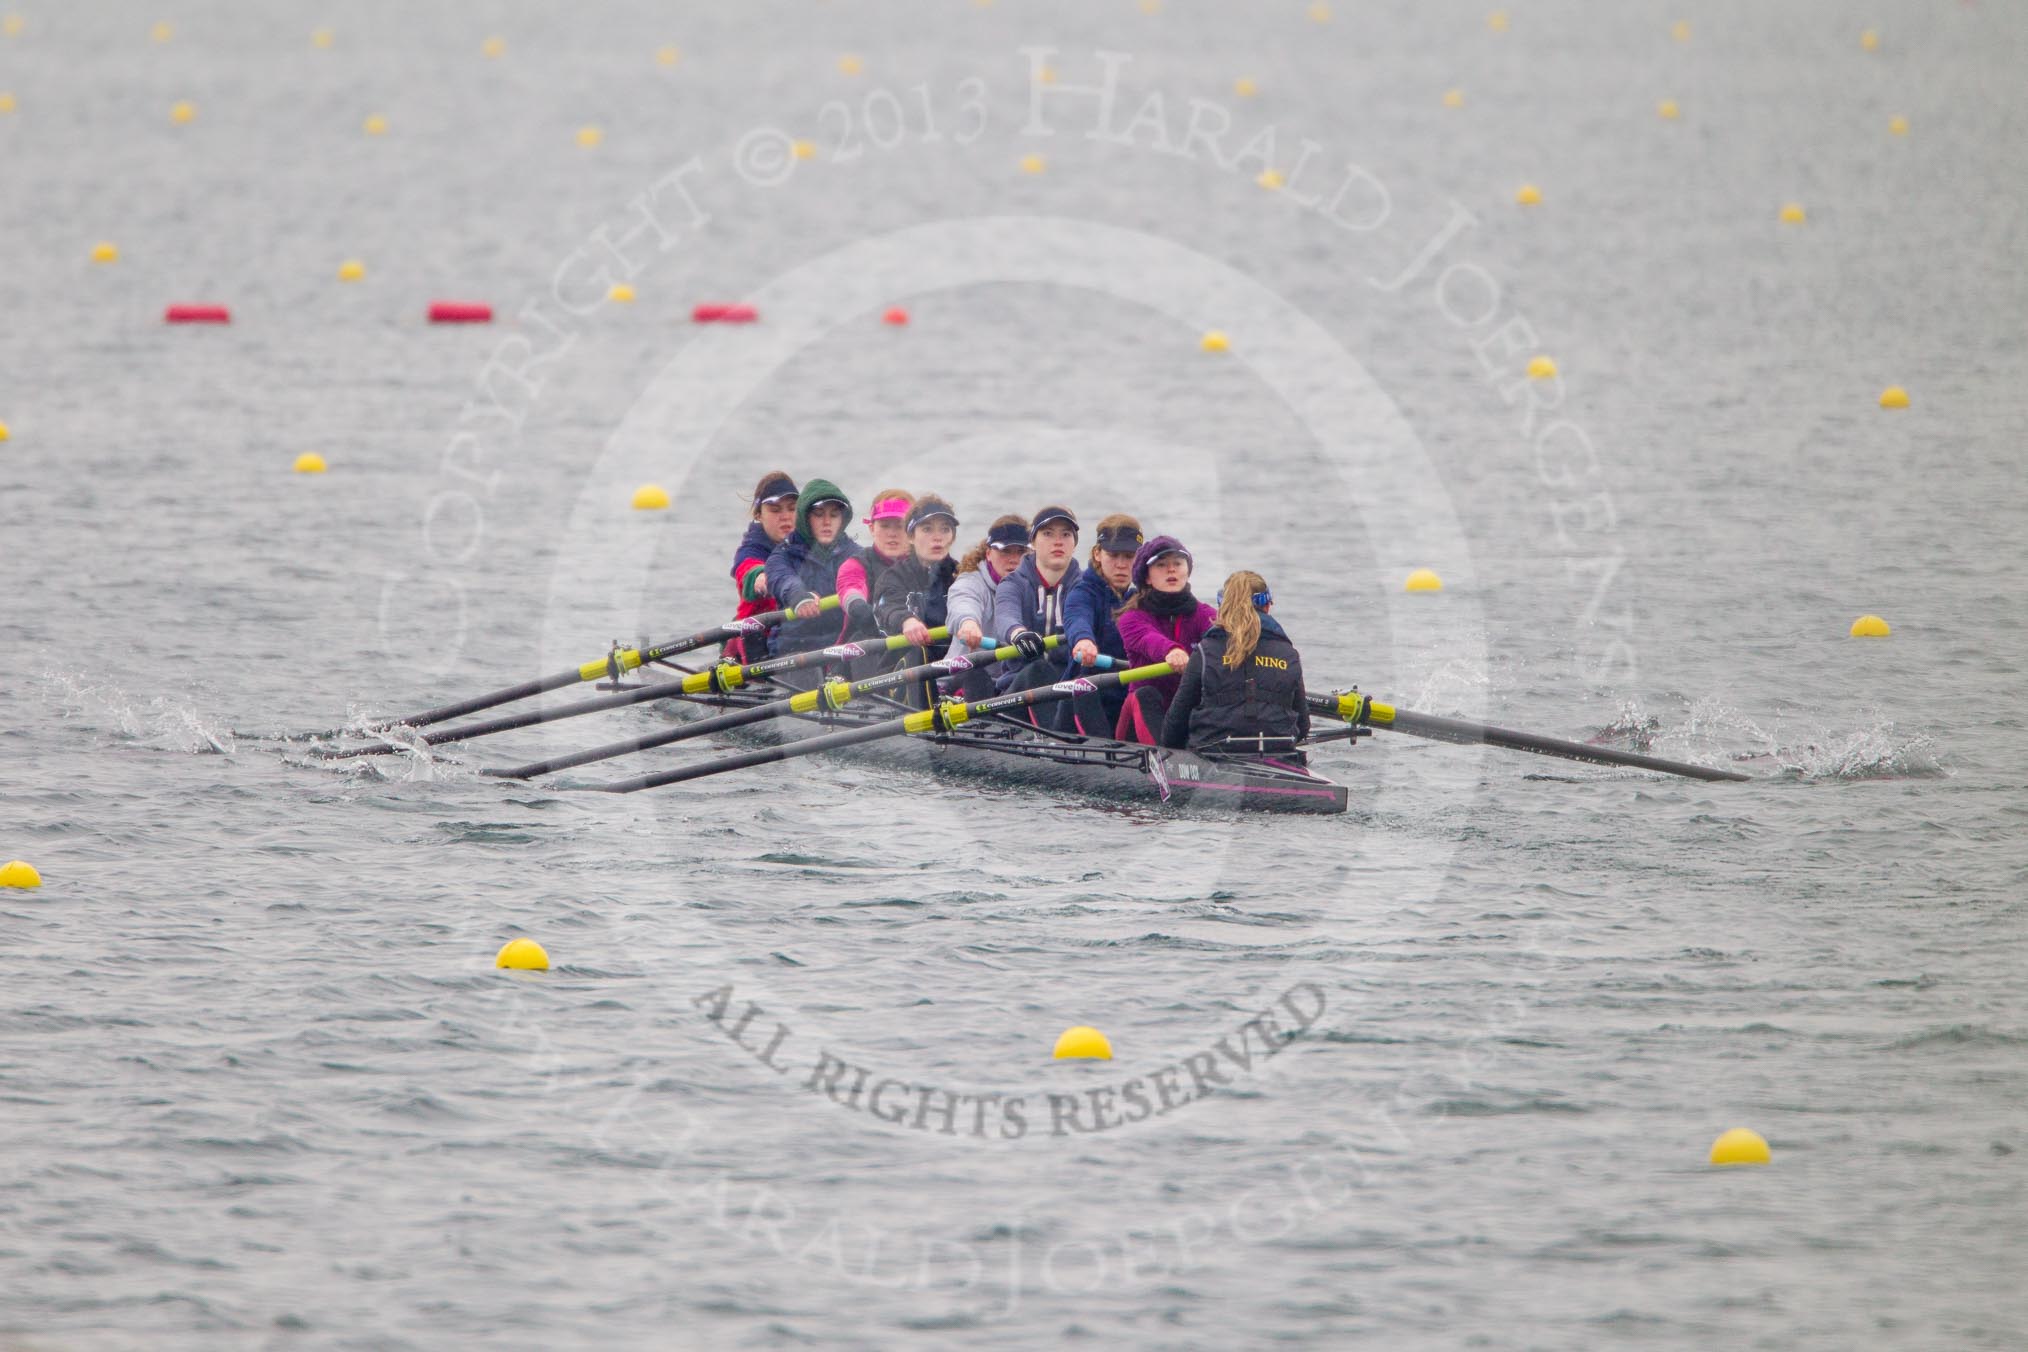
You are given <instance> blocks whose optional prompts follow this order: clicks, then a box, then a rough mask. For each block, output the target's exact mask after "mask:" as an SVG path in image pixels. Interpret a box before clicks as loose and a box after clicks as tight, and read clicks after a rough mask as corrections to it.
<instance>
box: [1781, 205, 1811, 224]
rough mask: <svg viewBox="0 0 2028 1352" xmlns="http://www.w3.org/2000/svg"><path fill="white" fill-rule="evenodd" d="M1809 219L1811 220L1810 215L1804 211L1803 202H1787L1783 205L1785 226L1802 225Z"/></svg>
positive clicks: (1783, 222)
mask: <svg viewBox="0 0 2028 1352" xmlns="http://www.w3.org/2000/svg"><path fill="white" fill-rule="evenodd" d="M1808 219H1810V217H1809V213H1808V212H1806V211H1804V210H1803V204H1802V203H1801V202H1787V203H1784V204H1783V206H1782V224H1783V225H1801V224H1802V223H1803V222H1804V221H1807V220H1808Z"/></svg>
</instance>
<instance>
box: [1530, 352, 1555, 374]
mask: <svg viewBox="0 0 2028 1352" xmlns="http://www.w3.org/2000/svg"><path fill="white" fill-rule="evenodd" d="M1528 378H1529V379H1530V380H1554V379H1555V378H1556V358H1554V357H1550V356H1545V355H1542V354H1540V353H1538V354H1536V355H1535V356H1533V357H1530V358H1529V359H1528Z"/></svg>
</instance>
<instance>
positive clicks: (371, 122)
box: [366, 113, 387, 136]
mask: <svg viewBox="0 0 2028 1352" xmlns="http://www.w3.org/2000/svg"><path fill="white" fill-rule="evenodd" d="M366 134H367V135H368V136H384V135H386V134H387V119H386V118H384V117H382V116H381V115H380V114H379V113H371V114H369V115H368V116H367V118H366Z"/></svg>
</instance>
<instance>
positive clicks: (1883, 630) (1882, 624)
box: [1851, 615, 1892, 638]
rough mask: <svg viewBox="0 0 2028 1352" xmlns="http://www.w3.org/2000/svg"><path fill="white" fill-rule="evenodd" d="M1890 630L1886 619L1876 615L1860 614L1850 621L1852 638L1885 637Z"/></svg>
mask: <svg viewBox="0 0 2028 1352" xmlns="http://www.w3.org/2000/svg"><path fill="white" fill-rule="evenodd" d="M1890 632H1892V631H1891V630H1889V629H1888V627H1887V621H1885V620H1883V619H1881V618H1880V617H1879V616H1878V615H1861V616H1860V617H1859V618H1858V619H1856V620H1854V621H1852V629H1851V635H1852V637H1853V638H1886V637H1887V635H1888V634H1889V633H1890Z"/></svg>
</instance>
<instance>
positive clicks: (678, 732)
mask: <svg viewBox="0 0 2028 1352" xmlns="http://www.w3.org/2000/svg"><path fill="white" fill-rule="evenodd" d="M930 634H931V636H932V638H941V637H943V634H944V630H943V629H941V628H937V629H932V630H930ZM1047 641H1048V643H1049V644H1050V645H1051V646H1052V647H1053V646H1054V645H1055V643H1056V636H1055V635H1051V636H1050V638H1049V639H1048V640H1047ZM888 642H889V644H890V646H891V645H892V644H893V643H894V642H895V640H893V639H890V640H888ZM1019 653H1020V649H1018V648H1014V647H1011V646H1010V647H1006V648H992V649H982V650H981V651H980V652H979V653H978V654H977V655H976V656H972V657H970V658H968V659H966V660H967V662H968V663H978V662H1000V661H1005V660H1007V659H1008V658H1012V657H1015V656H1017V655H1018V654H1019ZM817 655H821V654H802V655H800V657H799V658H798V659H797V660H798V661H801V664H802V665H806V666H807V665H810V664H809V663H808V662H807V661H802V659H804V658H808V657H810V656H817ZM788 660H790V659H785V658H784V659H776V660H775V661H773V662H765V663H761V664H759V666H758V667H748V668H746V669H745V670H746V674H747V675H748V676H754V675H759V674H764V673H762V672H761V671H760V669H759V668H760V667H767V668H770V669H772V670H780V669H782V663H783V662H786V661H788ZM957 669H958V661H957V660H956V659H951V658H945V659H942V660H940V661H936V662H926V663H924V664H923V665H921V666H916V667H903V668H902V669H901V670H899V671H891V672H888V673H887V674H886V675H883V676H869V677H867V678H866V679H865V680H862V681H854V682H852V683H851V684H850V685H849V686H848V685H845V684H844V683H843V682H833V683H827V684H826V685H825V686H823V687H821V688H820V689H818V690H811V691H804V692H801V693H798V694H794V695H788V696H785V697H783V698H781V699H776V700H769V701H768V702H767V703H766V704H757V705H755V706H753V707H752V708H750V709H735V710H733V711H732V712H731V713H725V714H718V715H716V716H714V717H711V718H704V719H699V720H698V721H696V722H694V723H685V724H683V725H682V726H681V727H676V728H670V729H668V730H667V731H664V732H655V733H649V734H647V735H645V736H641V737H625V738H622V739H620V740H619V741H617V742H608V743H606V744H605V745H604V746H595V747H592V748H590V749H589V750H585V751H573V752H571V753H570V754H568V755H564V756H556V757H553V758H551V759H549V760H540V761H530V762H529V763H528V764H526V765H516V766H513V767H511V768H508V769H505V770H482V771H480V773H481V774H486V775H492V776H495V777H496V778H500V779H535V778H537V777H539V776H541V775H547V774H553V773H555V772H556V771H558V770H571V769H575V768H576V767H578V766H580V765H590V764H591V763H592V762H594V761H602V760H613V759H616V758H618V757H620V756H631V755H633V754H634V753H635V752H637V751H650V750H653V749H654V748H656V747H658V746H668V745H670V744H671V743H673V742H683V741H688V740H690V739H691V738H694V737H708V736H710V735H711V734H712V733H714V732H725V731H727V730H728V729H731V728H743V727H746V726H748V725H749V724H753V723H761V722H765V721H766V720H768V719H770V718H779V717H783V716H786V715H788V714H793V713H815V712H817V711H818V710H819V709H820V708H822V707H823V704H824V701H826V700H832V701H835V702H836V703H843V702H844V701H846V700H850V699H854V698H856V697H858V696H860V695H869V694H873V693H874V692H876V691H880V690H886V689H889V688H891V687H893V686H897V685H907V684H909V683H910V682H911V681H926V680H935V679H936V678H938V677H940V676H947V675H949V674H950V673H951V672H953V671H955V670H957Z"/></svg>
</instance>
